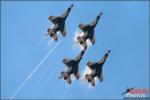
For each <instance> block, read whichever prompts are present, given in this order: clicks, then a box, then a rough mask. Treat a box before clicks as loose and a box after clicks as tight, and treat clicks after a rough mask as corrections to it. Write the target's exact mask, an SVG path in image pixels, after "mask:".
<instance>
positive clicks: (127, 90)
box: [121, 87, 134, 95]
mask: <svg viewBox="0 0 150 100" xmlns="http://www.w3.org/2000/svg"><path fill="white" fill-rule="evenodd" d="M133 89H134V87H133V88H128V87H127V89H126V92H124V93H122V94H121V95H124V94H126V93H129V92H130V91H131V90H133Z"/></svg>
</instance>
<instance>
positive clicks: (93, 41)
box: [90, 33, 95, 44]
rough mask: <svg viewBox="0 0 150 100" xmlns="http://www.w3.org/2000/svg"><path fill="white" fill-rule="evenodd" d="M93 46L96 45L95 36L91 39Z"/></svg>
mask: <svg viewBox="0 0 150 100" xmlns="http://www.w3.org/2000/svg"><path fill="white" fill-rule="evenodd" d="M93 34H94V33H93ZM90 40H91V42H92V44H95V35H93V36H92V37H91V38H90Z"/></svg>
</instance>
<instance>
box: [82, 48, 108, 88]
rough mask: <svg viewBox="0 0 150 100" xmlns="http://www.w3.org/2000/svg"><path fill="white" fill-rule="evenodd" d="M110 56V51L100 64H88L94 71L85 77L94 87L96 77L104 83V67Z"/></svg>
mask: <svg viewBox="0 0 150 100" xmlns="http://www.w3.org/2000/svg"><path fill="white" fill-rule="evenodd" d="M109 54H110V50H109V51H108V52H107V53H106V54H105V55H104V56H103V58H102V59H101V60H100V61H99V62H96V63H94V62H88V63H87V66H88V67H89V68H90V69H91V70H92V72H91V73H90V74H86V75H85V79H86V80H87V81H88V82H89V83H90V84H91V85H92V86H95V79H94V78H95V77H98V79H99V80H100V81H101V82H102V81H103V70H102V66H103V64H104V63H105V61H106V59H107V57H108V55H109Z"/></svg>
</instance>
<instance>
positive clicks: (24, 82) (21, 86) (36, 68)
mask: <svg viewBox="0 0 150 100" xmlns="http://www.w3.org/2000/svg"><path fill="white" fill-rule="evenodd" d="M57 46H58V44H56V45H55V46H54V48H52V49H51V50H50V51H49V52H48V53H47V54H46V55H45V56H44V58H43V59H42V60H41V62H40V63H39V64H38V65H37V66H36V67H35V69H34V70H33V71H32V72H31V73H30V74H29V75H28V77H27V78H26V79H25V80H24V81H23V82H22V84H21V85H20V86H19V87H18V88H17V90H16V91H15V92H14V94H13V95H12V96H11V97H10V98H9V99H13V98H14V97H15V96H16V95H17V93H18V92H19V91H20V90H21V89H22V88H23V87H24V85H25V84H26V83H27V82H28V81H29V79H30V78H31V77H32V75H33V74H34V73H35V72H36V71H37V70H38V69H39V67H40V66H41V65H42V64H43V62H44V61H45V60H46V59H47V57H48V56H49V55H50V54H51V53H52V52H53V51H54V50H55V49H56V47H57Z"/></svg>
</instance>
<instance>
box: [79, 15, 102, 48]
mask: <svg viewBox="0 0 150 100" xmlns="http://www.w3.org/2000/svg"><path fill="white" fill-rule="evenodd" d="M102 14H103V13H102V12H101V13H100V14H98V16H97V17H96V18H95V20H94V21H92V23H90V24H80V25H79V28H80V29H81V30H82V31H83V32H84V35H83V36H78V37H77V40H78V42H79V43H80V44H81V45H83V46H84V48H85V49H86V48H87V44H86V40H87V39H90V41H91V42H92V44H93V45H94V44H95V35H94V29H95V27H96V25H97V23H98V21H99V19H100V17H101V16H102Z"/></svg>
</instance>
